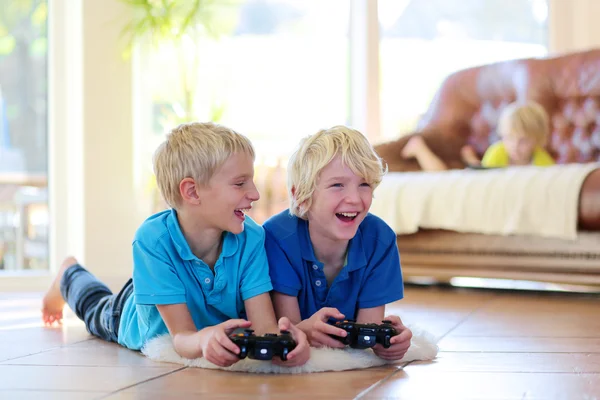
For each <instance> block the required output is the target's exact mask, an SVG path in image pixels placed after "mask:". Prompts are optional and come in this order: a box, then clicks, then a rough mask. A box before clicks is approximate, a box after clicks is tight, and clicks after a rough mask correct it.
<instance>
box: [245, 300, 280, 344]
mask: <svg viewBox="0 0 600 400" xmlns="http://www.w3.org/2000/svg"><path fill="white" fill-rule="evenodd" d="M244 305H245V307H246V314H247V316H248V320H249V321H250V322H252V327H251V328H252V329H254V331H255V334H257V335H263V334H265V333H279V326H278V325H277V318H275V310H274V309H273V303H272V302H271V297H270V296H269V294H268V293H262V294H259V295H258V296H254V297H252V298H250V299H248V300H246V301H245V304H244Z"/></svg>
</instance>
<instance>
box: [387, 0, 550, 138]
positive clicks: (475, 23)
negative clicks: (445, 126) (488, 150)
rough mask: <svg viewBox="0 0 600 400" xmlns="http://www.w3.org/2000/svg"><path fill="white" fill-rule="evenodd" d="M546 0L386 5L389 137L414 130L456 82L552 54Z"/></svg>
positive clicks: (395, 1) (391, 0)
mask: <svg viewBox="0 0 600 400" xmlns="http://www.w3.org/2000/svg"><path fill="white" fill-rule="evenodd" d="M547 18H548V4H547V0H511V1H505V0H484V1H481V0H379V22H380V28H381V43H380V57H381V107H382V112H381V114H382V131H383V132H382V133H383V134H382V136H383V137H385V138H386V139H391V138H396V137H398V136H399V135H400V134H403V133H409V132H410V131H411V130H412V129H414V128H415V126H416V123H417V121H418V119H419V117H420V116H421V115H422V114H423V113H424V112H425V111H426V109H427V107H428V105H429V103H430V101H431V99H432V98H433V95H434V94H435V92H436V90H437V89H438V88H439V86H440V84H441V83H442V81H443V79H444V78H445V77H446V76H448V75H449V74H451V73H453V72H455V71H457V70H460V69H464V68H468V67H472V66H476V65H480V64H486V63H492V62H496V61H502V60H508V59H515V58H524V57H540V56H545V55H546V54H547V47H548V46H547V37H548V34H547Z"/></svg>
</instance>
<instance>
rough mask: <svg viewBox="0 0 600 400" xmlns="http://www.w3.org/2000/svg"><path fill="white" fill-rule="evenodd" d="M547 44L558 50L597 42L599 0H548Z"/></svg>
mask: <svg viewBox="0 0 600 400" xmlns="http://www.w3.org/2000/svg"><path fill="white" fill-rule="evenodd" d="M548 2H549V5H550V7H549V16H548V25H549V26H548V36H549V38H548V46H549V49H550V53H552V54H560V53H567V52H571V51H580V50H588V49H592V48H595V47H599V46H600V24H598V21H597V20H598V16H599V15H600V1H598V0H568V1H566V0H548Z"/></svg>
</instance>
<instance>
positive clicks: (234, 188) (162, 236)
mask: <svg viewBox="0 0 600 400" xmlns="http://www.w3.org/2000/svg"><path fill="white" fill-rule="evenodd" d="M154 170H155V173H156V179H157V183H158V187H159V189H160V191H161V193H162V195H163V197H164V198H165V200H166V202H167V203H168V204H169V205H170V206H171V207H172V208H171V209H170V210H166V211H163V212H159V213H157V214H155V215H153V216H151V217H150V218H148V219H147V220H146V221H145V222H144V223H143V224H142V225H141V226H140V228H139V229H138V231H137V233H136V235H135V238H134V241H133V260H134V268H133V278H132V279H130V280H129V282H127V284H126V285H125V286H124V287H123V289H122V290H121V291H120V292H119V293H118V294H113V293H112V292H111V291H110V290H109V289H108V288H107V287H106V286H105V285H104V284H103V283H101V282H100V281H98V280H97V279H96V278H95V277H94V276H93V275H92V274H90V273H89V272H88V271H87V270H85V269H84V268H83V267H82V266H80V265H79V264H78V263H77V260H75V259H74V258H68V259H67V260H65V262H64V263H63V266H62V268H61V270H60V272H59V274H58V276H57V278H56V279H55V281H54V283H53V285H52V287H51V288H50V290H49V291H48V293H47V295H46V296H45V298H44V302H43V319H44V322H45V323H47V324H52V323H53V322H55V321H60V320H61V319H62V309H63V306H64V304H65V301H66V302H67V303H68V304H69V306H70V307H71V309H72V310H73V311H74V312H75V313H76V314H77V316H78V317H79V318H81V319H82V320H83V321H85V323H86V327H87V329H88V331H89V332H90V333H91V334H93V335H96V336H98V337H100V338H102V339H105V340H108V341H112V342H118V343H119V344H121V345H123V346H125V347H127V348H130V349H134V350H139V349H141V348H142V347H143V346H144V345H145V343H146V342H147V341H148V340H150V339H152V338H154V337H156V336H159V335H163V334H167V333H170V334H171V336H172V338H173V346H174V348H175V351H176V352H177V353H178V354H179V355H181V356H182V357H185V358H189V359H193V358H198V357H205V358H206V359H207V360H208V361H210V362H212V363H214V364H216V365H219V366H230V365H232V364H234V363H235V362H236V361H238V360H239V357H238V356H237V354H239V351H240V350H239V348H238V347H237V346H236V345H235V344H234V343H233V342H232V341H231V340H230V339H229V337H228V335H229V334H231V333H232V332H233V330H235V329H237V328H248V327H250V326H251V325H252V328H253V329H254V330H255V331H256V332H257V334H262V333H267V332H277V331H278V330H279V329H286V330H290V331H291V333H292V335H293V336H294V338H295V339H296V341H297V343H298V345H297V347H296V349H295V350H294V351H292V352H291V353H290V354H289V355H288V356H287V358H288V361H285V362H283V361H280V360H277V359H274V361H273V362H275V363H278V364H283V365H288V366H293V365H302V364H304V363H305V362H306V361H307V360H308V357H309V346H308V342H307V339H306V336H305V334H304V333H303V332H302V331H301V330H299V329H298V328H296V327H295V326H294V325H292V324H290V322H289V320H288V319H287V318H282V319H280V320H279V324H277V321H276V319H275V313H274V310H273V305H272V302H271V299H270V296H269V291H270V290H271V289H272V285H271V280H270V278H269V272H268V266H267V257H266V253H265V248H264V238H265V235H264V230H263V229H262V228H261V227H260V226H258V225H257V224H256V223H255V222H254V221H252V220H251V219H250V218H249V217H247V216H246V215H245V214H246V212H247V210H249V209H250V208H251V207H252V202H254V201H256V200H258V199H259V193H258V191H257V189H256V186H255V185H254V181H253V177H254V149H253V147H252V144H251V143H250V141H249V140H248V139H247V138H246V137H244V136H242V135H240V134H238V133H237V132H235V131H233V130H231V129H229V128H226V127H223V126H220V125H216V124H212V123H190V124H184V125H180V126H179V127H177V128H175V129H174V130H172V131H171V132H170V133H169V135H168V136H167V139H166V141H165V142H164V143H163V144H162V145H161V146H160V147H159V148H158V150H157V151H156V153H155V156H154ZM245 317H247V319H248V320H246V319H243V318H245Z"/></svg>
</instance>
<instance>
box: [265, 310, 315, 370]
mask: <svg viewBox="0 0 600 400" xmlns="http://www.w3.org/2000/svg"><path fill="white" fill-rule="evenodd" d="M279 330H281V331H288V332H290V334H291V335H292V337H293V338H294V340H295V341H296V348H295V349H294V350H292V351H291V352H290V353H289V354H288V355H287V361H282V360H281V359H280V358H279V357H274V358H273V364H276V365H281V366H285V367H297V366H300V365H304V364H306V362H307V361H308V359H309V358H310V345H309V344H308V339H307V338H306V334H305V333H304V332H302V331H301V330H300V329H299V328H298V327H296V326H295V325H294V324H292V323H291V322H290V320H289V319H288V318H287V317H282V318H280V319H279Z"/></svg>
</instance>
